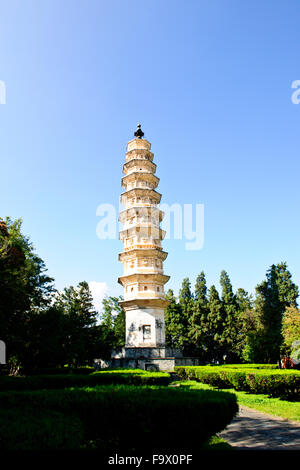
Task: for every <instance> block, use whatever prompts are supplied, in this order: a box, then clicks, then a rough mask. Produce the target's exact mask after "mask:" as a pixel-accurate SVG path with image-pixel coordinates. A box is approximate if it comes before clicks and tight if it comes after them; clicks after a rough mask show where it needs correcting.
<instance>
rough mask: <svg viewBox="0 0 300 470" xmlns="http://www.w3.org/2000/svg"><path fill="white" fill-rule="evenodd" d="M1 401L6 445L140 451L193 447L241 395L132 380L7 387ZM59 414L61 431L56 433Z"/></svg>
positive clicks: (1, 443)
mask: <svg viewBox="0 0 300 470" xmlns="http://www.w3.org/2000/svg"><path fill="white" fill-rule="evenodd" d="M0 406H1V411H0V422H1V425H0V448H1V449H2V450H3V449H7V448H10V449H17V448H19V449H20V448H22V449H35V450H37V449H39V450H41V449H53V448H54V449H56V448H60V449H61V448H65V449H68V448H79V447H81V448H95V449H98V450H100V451H102V452H105V453H109V452H114V453H118V452H126V453H127V454H128V453H134V454H137V455H141V454H143V453H149V454H150V453H152V451H153V449H155V450H156V452H157V453H163V452H172V451H174V452H176V450H177V451H178V449H180V450H181V452H190V453H191V452H192V450H193V449H195V447H196V446H199V445H201V444H203V443H205V442H207V440H208V439H209V438H210V437H211V436H213V435H214V434H216V433H217V432H219V431H221V430H222V429H224V428H225V427H226V426H227V424H229V423H230V421H231V420H232V418H233V416H234V415H235V413H236V412H237V410H238V407H237V404H236V398H235V396H234V395H233V394H230V393H226V392H213V391H198V390H186V389H183V388H182V389H181V388H179V389H178V388H172V389H170V388H168V389H167V388H166V387H136V386H130V385H127V386H124V385H119V386H105V387H95V388H86V389H75V390H53V391H51V390H48V391H36V392H9V393H1V394H0ZM3 410H5V411H3ZM23 412H24V419H21V420H20V415H21V413H23ZM61 414H63V417H64V418H63V419H65V421H66V427H65V432H64V431H63V429H64V427H63V426H61V423H62V420H61ZM33 416H35V417H36V418H34V417H33ZM55 416H57V418H58V432H57V433H56V432H54V433H53V432H52V434H54V436H53V437H52V439H51V438H49V437H50V436H51V430H52V429H53V424H52V423H53V420H54V419H55ZM153 416H156V417H157V419H153ZM160 417H161V419H163V422H162V420H161V419H160ZM26 418H27V419H26ZM18 422H20V423H21V426H20V428H19V429H18V428H17V427H18ZM37 426H39V428H38V429H37ZM174 426H176V432H174ZM69 432H70V435H71V437H72V438H73V439H71V438H70V439H69V438H68V433H69ZM76 433H77V436H75V435H74V434H76ZM78 441H80V442H78Z"/></svg>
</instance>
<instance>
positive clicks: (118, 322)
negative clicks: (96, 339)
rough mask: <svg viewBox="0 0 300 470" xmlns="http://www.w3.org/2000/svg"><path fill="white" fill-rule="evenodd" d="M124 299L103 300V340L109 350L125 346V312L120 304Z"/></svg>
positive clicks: (109, 298) (108, 298)
mask: <svg viewBox="0 0 300 470" xmlns="http://www.w3.org/2000/svg"><path fill="white" fill-rule="evenodd" d="M121 300H123V297H121V296H120V297H107V298H105V299H103V301H102V305H103V312H102V315H101V326H102V330H103V335H104V336H103V340H104V342H105V343H106V344H107V349H108V350H110V351H111V350H112V349H118V348H122V347H124V346H125V311H124V310H123V308H122V307H121V306H120V304H119V302H120V301H121Z"/></svg>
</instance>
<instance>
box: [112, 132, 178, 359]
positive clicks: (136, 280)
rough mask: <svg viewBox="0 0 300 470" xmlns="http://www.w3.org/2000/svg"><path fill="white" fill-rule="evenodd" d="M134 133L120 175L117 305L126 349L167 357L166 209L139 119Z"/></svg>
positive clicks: (147, 354)
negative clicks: (120, 297) (163, 225)
mask: <svg viewBox="0 0 300 470" xmlns="http://www.w3.org/2000/svg"><path fill="white" fill-rule="evenodd" d="M134 135H135V138H134V139H133V140H131V141H130V142H128V144H127V153H126V161H125V164H124V166H123V173H124V175H125V176H124V177H123V178H122V187H124V189H125V191H124V192H123V193H122V194H121V203H122V205H123V206H124V210H123V211H121V213H120V216H119V221H120V222H122V224H123V228H122V230H121V231H120V240H121V241H122V242H123V252H122V253H120V254H119V260H120V261H121V262H122V264H123V267H124V274H123V276H121V277H119V279H118V281H119V283H120V284H121V285H122V286H123V287H124V300H123V301H122V302H120V304H121V306H122V307H123V309H124V310H125V312H126V344H125V349H132V351H131V354H130V355H131V356H134V357H137V356H141V355H143V356H147V357H149V354H150V356H151V355H152V356H153V355H154V357H156V356H158V357H165V351H164V348H165V318H164V312H165V308H166V307H167V305H168V301H167V300H165V298H164V296H165V291H164V285H165V283H166V282H167V281H168V280H169V278H170V276H166V275H165V274H164V270H163V262H164V260H165V259H166V257H167V255H168V254H167V253H166V252H165V251H163V249H162V243H161V241H162V239H163V238H164V236H165V232H164V231H163V230H162V229H161V228H160V222H161V221H162V219H163V215H164V214H163V212H162V211H161V210H160V209H159V208H158V205H159V203H160V200H161V194H159V193H158V192H157V191H156V188H157V186H158V183H159V178H158V177H157V176H156V175H155V171H156V165H155V163H153V153H152V152H151V144H150V142H148V140H146V139H144V138H143V136H144V133H143V132H142V130H141V126H140V124H139V125H138V128H137V130H136V132H135V133H134ZM140 348H146V349H147V351H146V349H144V350H141V349H140ZM149 348H151V350H150V351H149ZM153 348H154V349H155V350H154V349H153ZM157 349H158V350H159V351H157ZM127 355H128V353H127Z"/></svg>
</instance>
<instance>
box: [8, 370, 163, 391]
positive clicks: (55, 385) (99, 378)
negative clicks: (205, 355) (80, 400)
mask: <svg viewBox="0 0 300 470" xmlns="http://www.w3.org/2000/svg"><path fill="white" fill-rule="evenodd" d="M169 383H170V375H169V374H168V373H166V372H148V371H143V370H117V371H100V372H93V373H92V374H89V375H77V374H65V375H33V376H29V377H11V376H2V377H0V392H3V391H6V390H16V391H17V390H19V391H22V390H43V389H61V388H69V387H95V386H96V385H106V384H128V385H129V384H132V385H168V384H169Z"/></svg>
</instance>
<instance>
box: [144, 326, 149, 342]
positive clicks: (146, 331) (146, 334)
mask: <svg viewBox="0 0 300 470" xmlns="http://www.w3.org/2000/svg"><path fill="white" fill-rule="evenodd" d="M143 340H144V341H149V340H151V325H143Z"/></svg>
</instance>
